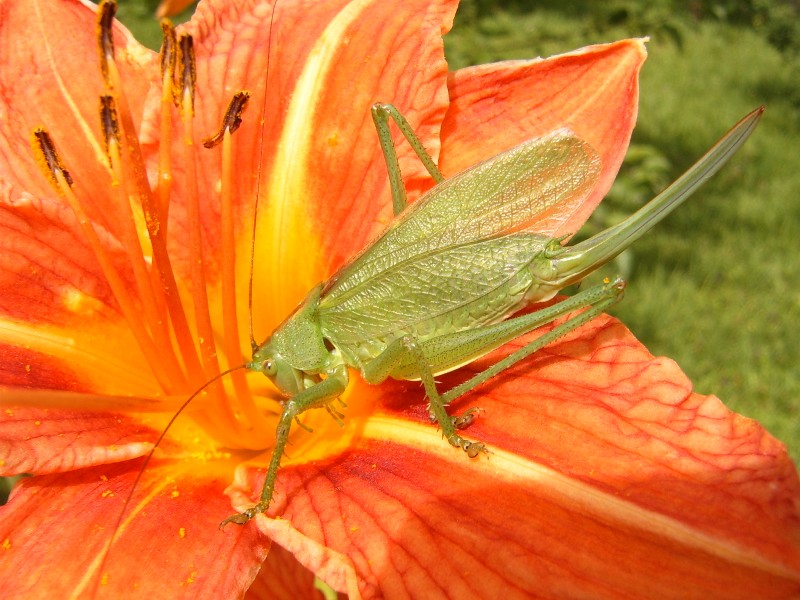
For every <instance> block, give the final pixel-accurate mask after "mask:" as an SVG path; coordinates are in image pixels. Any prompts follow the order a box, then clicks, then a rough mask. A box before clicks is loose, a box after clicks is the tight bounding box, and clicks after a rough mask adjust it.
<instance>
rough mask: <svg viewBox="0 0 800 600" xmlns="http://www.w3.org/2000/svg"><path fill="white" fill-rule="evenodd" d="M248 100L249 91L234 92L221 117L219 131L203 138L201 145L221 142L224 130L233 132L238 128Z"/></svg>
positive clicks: (212, 145) (208, 146) (207, 146)
mask: <svg viewBox="0 0 800 600" xmlns="http://www.w3.org/2000/svg"><path fill="white" fill-rule="evenodd" d="M249 100H250V92H246V91H241V92H237V93H236V94H234V96H233V98H231V101H230V103H229V104H228V109H227V110H226V111H225V116H224V117H223V118H222V126H221V127H220V128H219V131H218V132H217V133H215V134H214V135H213V136H211V137H210V138H208V139H205V140H203V146H205V147H206V148H213V147H214V146H216V145H217V144H220V143H221V142H222V138H223V137H225V132H226V131H227V132H228V133H233V132H234V131H236V130H237V129H239V125H241V124H242V113H243V112H244V109H245V108H247V103H248V102H249Z"/></svg>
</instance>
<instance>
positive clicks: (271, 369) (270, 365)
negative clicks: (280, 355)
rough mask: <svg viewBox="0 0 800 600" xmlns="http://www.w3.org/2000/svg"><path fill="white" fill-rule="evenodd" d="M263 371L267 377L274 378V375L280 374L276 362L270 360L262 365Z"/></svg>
mask: <svg viewBox="0 0 800 600" xmlns="http://www.w3.org/2000/svg"><path fill="white" fill-rule="evenodd" d="M261 371H262V372H263V373H264V375H266V376H267V377H272V376H273V375H275V373H277V372H278V369H277V367H276V366H275V361H273V360H272V359H269V358H268V359H267V360H265V361H264V362H263V363H261Z"/></svg>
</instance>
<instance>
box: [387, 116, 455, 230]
mask: <svg viewBox="0 0 800 600" xmlns="http://www.w3.org/2000/svg"><path fill="white" fill-rule="evenodd" d="M390 118H391V119H392V120H393V121H394V122H395V124H396V125H397V127H398V129H399V130H400V132H401V133H402V134H403V136H404V137H405V138H406V140H407V141H408V143H409V144H410V146H411V148H412V149H413V150H414V152H415V153H416V155H417V156H418V157H419V159H420V161H421V162H422V164H423V165H425V168H426V169H427V170H428V173H430V176H431V177H432V178H433V180H434V181H435V182H436V183H441V182H442V181H444V177H443V176H442V174H441V173H440V172H439V168H438V167H437V166H436V163H435V162H434V161H433V158H432V157H431V155H430V154H428V151H427V150H425V146H423V145H422V140H420V139H419V137H418V136H417V134H416V133H415V132H414V129H413V128H412V127H411V125H410V124H409V122H408V121H407V120H406V118H405V117H404V116H403V114H402V113H401V112H400V111H399V110H397V108H396V107H395V106H394V105H393V104H383V103H376V104H373V105H372V121H373V122H374V123H375V129H376V130H377V132H378V140H379V141H380V144H381V150H382V151H383V158H384V160H385V161H386V169H387V171H388V173H389V185H390V187H391V190H392V207H393V209H394V215H395V216H397V215H399V214H400V213H401V212H403V210H405V208H406V205H407V204H408V201H407V199H406V188H405V186H404V185H403V179H402V176H401V173H400V163H399V162H398V160H397V149H396V148H395V146H394V142H393V141H392V132H391V129H390V128H389V119H390Z"/></svg>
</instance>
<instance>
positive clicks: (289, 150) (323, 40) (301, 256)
mask: <svg viewBox="0 0 800 600" xmlns="http://www.w3.org/2000/svg"><path fill="white" fill-rule="evenodd" d="M373 1H374V0H365V1H361V2H353V3H350V4H348V5H347V6H346V7H345V8H344V9H343V10H342V11H341V12H340V13H339V14H338V15H337V16H336V17H335V18H334V19H333V20H332V21H331V22H330V24H329V25H328V26H327V28H326V29H325V31H324V32H323V33H322V35H321V36H320V37H319V39H318V40H317V42H316V44H315V45H314V48H313V49H312V50H311V52H310V54H309V56H308V59H307V60H306V64H305V67H304V68H303V72H302V73H301V75H300V77H299V78H298V80H297V83H296V85H295V88H294V91H293V93H292V96H291V97H292V101H291V104H290V106H289V109H288V112H287V115H286V119H285V122H284V128H283V133H282V135H281V137H280V140H279V141H278V145H277V147H278V151H277V154H276V159H275V164H274V169H273V171H272V177H271V180H270V183H269V186H268V189H269V197H268V198H265V201H266V203H267V206H265V207H264V208H265V209H266V210H265V217H266V222H267V223H268V226H267V227H268V228H269V230H268V231H266V232H264V235H266V236H267V242H266V245H265V246H263V247H265V248H270V249H271V252H272V253H273V254H272V256H270V257H268V258H267V260H266V261H260V262H259V267H261V265H262V264H263V266H264V267H265V268H266V269H268V270H271V271H272V272H271V273H270V275H269V276H268V279H267V281H270V282H271V283H272V286H271V287H270V290H269V293H268V294H267V295H266V296H267V299H268V302H269V306H268V307H265V308H266V310H268V311H269V313H270V314H273V315H286V314H289V311H291V310H292V309H293V308H294V307H295V306H296V305H297V303H298V302H299V301H300V300H302V298H303V297H304V295H305V293H307V291H308V290H309V289H311V288H312V287H313V286H314V285H315V284H316V283H317V282H318V281H320V280H321V279H323V278H324V277H325V276H326V275H327V274H325V273H323V272H322V266H321V265H322V260H321V259H322V257H321V256H320V250H319V244H318V240H317V239H314V238H313V236H309V235H308V231H309V230H310V229H311V230H312V231H313V223H310V222H309V219H310V217H309V214H310V213H309V211H308V210H307V207H308V206H310V205H311V203H312V200H313V199H311V198H308V181H310V180H311V179H313V177H314V176H315V175H314V173H313V169H314V168H315V163H314V161H313V156H314V154H313V152H311V148H312V139H313V138H312V136H314V135H316V129H315V127H314V123H315V115H316V113H317V110H323V109H324V107H321V106H320V105H319V101H320V99H321V98H323V97H324V96H325V94H324V93H323V92H324V89H325V86H326V85H328V82H329V76H330V73H331V71H332V70H333V69H334V68H335V67H336V57H337V56H338V54H339V52H338V48H340V47H341V46H345V45H346V44H347V42H348V37H347V35H346V32H347V30H348V28H349V27H350V26H351V25H352V24H353V23H354V22H356V21H357V20H358V19H359V17H361V15H362V14H363V13H364V12H365V11H367V10H369V8H370V6H371V5H372V4H373Z"/></svg>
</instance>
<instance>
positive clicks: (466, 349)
mask: <svg viewBox="0 0 800 600" xmlns="http://www.w3.org/2000/svg"><path fill="white" fill-rule="evenodd" d="M762 112H763V108H759V109H757V110H755V111H753V112H752V113H750V114H749V115H747V116H746V117H745V118H744V119H742V120H741V121H740V122H739V123H738V124H737V125H736V126H734V127H733V129H731V131H730V132H729V133H728V134H726V135H725V136H724V137H723V138H722V139H721V140H720V141H719V142H717V144H716V145H715V146H714V147H713V148H712V149H711V150H710V151H709V152H708V153H706V154H705V155H704V156H703V157H702V158H701V159H700V160H699V161H698V162H697V163H696V164H695V165H694V166H692V167H691V168H690V169H689V170H688V171H687V172H686V173H685V174H684V175H682V176H681V177H680V178H679V179H678V180H676V181H675V182H674V183H673V184H672V185H670V186H669V187H668V188H667V189H666V190H664V191H663V192H662V193H661V194H659V195H658V196H657V197H656V198H654V199H653V200H651V201H650V202H649V203H648V204H647V205H645V206H644V207H642V208H641V209H640V210H639V211H637V212H636V213H634V214H633V215H631V216H630V217H629V218H627V219H626V220H625V221H623V222H622V223H620V224H618V225H616V226H614V227H611V228H609V229H607V230H605V231H603V232H601V233H599V234H597V235H595V236H594V237H592V238H590V239H588V240H586V241H584V242H581V243H579V244H577V245H575V246H571V247H569V246H562V245H561V242H562V241H563V238H562V239H553V238H548V237H546V236H543V235H540V234H537V233H536V232H535V226H536V222H537V219H539V218H541V216H542V215H543V214H544V213H546V211H547V210H548V209H549V208H550V207H552V206H554V205H556V204H557V203H558V202H559V201H561V200H562V199H564V198H566V197H570V198H575V197H582V196H585V195H587V194H588V193H589V192H590V191H591V189H592V187H593V184H594V181H595V178H596V177H597V175H598V173H599V170H600V169H599V166H600V165H599V158H598V157H597V155H596V154H595V152H594V150H593V149H592V148H591V147H590V146H589V145H588V144H587V143H586V142H584V141H582V140H581V139H579V138H578V137H577V136H575V135H574V134H573V133H572V132H570V131H569V130H566V129H562V130H558V131H555V132H553V133H551V134H549V135H546V136H544V137H541V138H536V139H533V140H530V141H528V142H525V143H523V144H520V145H519V146H516V147H515V148H512V149H511V150H508V151H506V152H504V153H502V154H500V155H498V156H495V157H494V158H491V159H489V160H486V161H484V162H482V163H480V164H478V165H476V166H474V167H472V168H470V169H468V170H466V171H464V172H462V173H461V174H459V175H456V176H455V177H452V178H450V179H448V180H446V181H445V180H443V178H442V176H441V174H440V173H439V171H438V169H437V168H436V166H435V164H434V162H433V160H432V159H431V158H430V156H428V155H427V153H426V152H425V150H424V148H423V147H422V144H421V142H420V141H419V139H418V138H417V137H416V136H415V135H414V133H413V131H412V130H411V128H410V126H409V125H408V123H407V122H406V121H405V119H404V118H403V117H402V116H401V115H400V114H399V113H398V112H397V110H396V109H395V108H394V107H393V106H391V105H386V104H376V105H374V106H373V118H374V120H375V124H376V126H377V129H378V135H379V137H380V140H381V146H382V148H383V152H384V156H385V158H386V163H387V166H388V170H389V178H390V182H391V188H392V197H393V203H394V213H395V216H396V217H397V218H396V220H395V221H394V222H393V223H392V224H391V225H390V226H389V227H388V229H387V230H386V231H385V232H384V233H383V234H382V235H381V236H379V237H378V238H377V239H376V240H375V241H374V242H373V243H372V244H370V245H369V246H368V247H367V248H365V249H364V250H363V251H362V252H361V253H360V254H359V255H358V256H357V257H356V258H354V259H353V260H351V261H350V262H349V263H348V264H346V265H345V266H344V267H342V268H341V269H340V270H339V271H338V272H337V273H336V274H335V275H333V276H332V277H331V278H330V279H329V280H328V281H326V282H323V283H320V284H319V285H317V286H315V287H314V288H313V289H312V290H311V291H310V292H309V294H308V295H307V296H306V298H305V300H304V301H303V302H302V303H301V304H300V305H299V306H298V308H297V309H296V310H295V312H294V313H293V314H291V315H290V316H289V317H288V318H287V319H286V320H285V321H284V322H283V323H282V324H281V325H279V326H278V328H277V329H276V330H275V331H274V332H273V333H272V335H271V336H269V337H268V338H267V339H266V341H264V342H263V343H262V344H260V345H259V344H256V343H255V342H254V343H253V358H252V361H250V362H249V363H247V364H246V367H247V368H248V369H250V370H254V371H260V372H262V373H263V374H264V375H266V376H267V377H268V378H269V379H270V380H271V381H272V382H273V383H274V384H275V386H276V387H277V388H278V389H279V390H280V392H281V393H282V394H283V395H284V396H285V397H286V398H287V399H286V400H285V401H284V402H283V409H282V412H281V415H280V421H279V424H278V429H277V435H276V442H275V447H274V449H273V453H272V458H271V460H270V464H269V468H268V470H267V474H266V478H265V482H264V486H263V489H262V492H261V497H260V500H259V502H258V503H257V504H256V505H255V506H253V507H252V508H249V509H247V510H245V511H244V512H242V513H239V514H236V515H233V516H231V517H229V518H227V519H226V520H225V521H223V522H222V525H225V524H226V523H228V522H234V523H238V524H243V523H245V522H247V521H248V520H249V519H251V518H253V517H254V516H255V515H256V514H258V513H260V512H264V511H266V510H267V508H268V507H269V504H270V501H271V499H272V496H273V492H274V487H275V480H276V476H277V473H278V470H279V467H280V461H281V457H282V455H283V452H284V449H285V447H286V443H287V441H288V436H289V431H290V428H291V424H292V421H293V420H295V419H296V418H297V417H298V416H299V415H300V414H302V413H303V412H305V411H306V410H308V409H310V408H322V407H326V408H328V409H329V411H330V412H332V414H336V413H335V411H334V410H333V409H332V408H330V407H329V403H330V402H332V401H334V400H335V399H337V398H338V397H339V395H340V394H341V393H342V392H343V391H344V390H345V388H346V387H347V385H348V382H349V373H348V368H353V369H358V371H359V372H360V374H361V376H362V377H363V378H364V380H365V381H366V382H367V383H370V384H379V383H381V382H382V381H384V380H386V379H387V378H389V377H391V378H394V379H409V380H421V381H422V383H423V385H424V387H425V391H426V393H427V396H428V399H429V402H430V404H429V410H430V414H431V418H432V420H434V421H435V422H436V423H437V424H438V425H439V427H440V428H441V430H442V434H443V436H444V437H445V439H447V441H448V442H449V443H450V444H451V445H453V446H457V447H461V448H462V449H463V450H464V451H465V452H466V453H467V454H468V455H469V456H470V457H473V458H474V457H476V456H478V455H479V454H480V453H481V452H487V450H486V448H485V447H484V446H483V444H481V443H479V442H478V443H476V442H471V441H469V440H467V439H465V438H463V437H461V435H459V433H457V429H460V428H463V427H465V426H466V425H468V424H469V423H470V422H471V421H472V419H473V417H474V410H475V409H471V410H468V411H467V412H465V413H464V414H462V415H460V416H450V415H448V414H447V412H446V410H445V408H446V405H447V404H448V403H450V402H451V401H453V400H454V399H456V398H458V397H459V396H461V395H462V394H464V393H466V392H468V391H470V390H471V389H472V388H474V387H475V386H477V385H479V384H481V383H483V382H484V381H486V380H488V379H490V378H491V377H494V376H495V375H497V374H499V373H500V372H501V371H503V370H505V369H507V368H508V367H510V366H512V365H513V364H515V363H516V362H518V361H520V360H522V359H523V358H525V357H527V356H529V355H530V354H532V353H533V352H535V351H536V350H538V349H539V348H542V347H543V346H545V345H546V344H548V343H550V342H552V341H553V340H555V339H557V338H559V337H561V336H562V335H565V334H566V333H568V332H570V331H572V330H573V329H575V328H577V327H579V326H580V325H582V324H583V323H585V322H587V321H589V320H590V319H592V318H594V317H595V316H596V315H598V314H599V313H601V312H602V311H603V310H605V309H606V308H607V307H609V306H610V305H612V304H614V303H615V302H617V301H618V300H619V299H621V297H622V293H623V290H624V287H625V283H624V282H623V281H622V280H621V279H615V280H614V281H606V282H605V283H604V284H601V285H598V286H594V287H592V288H589V289H587V290H585V291H582V292H580V293H578V294H576V295H575V296H572V297H571V298H568V299H566V300H563V301H562V302H559V303H557V304H555V305H553V306H551V307H548V308H547V309H544V310H541V311H538V312H535V313H530V314H525V315H523V316H518V317H513V318H509V317H511V315H513V314H514V313H515V312H517V311H519V310H520V309H522V308H525V307H526V306H528V305H530V304H533V303H536V302H541V301H544V300H548V299H550V298H552V297H553V296H554V295H555V294H556V293H557V292H558V291H559V290H560V289H562V288H564V287H565V286H567V285H570V284H573V283H576V282H578V281H580V280H581V279H582V278H583V277H585V276H586V275H588V274H589V273H591V272H592V271H594V270H595V269H597V268H598V267H600V266H602V265H603V264H605V263H606V262H607V261H609V260H610V259H612V258H613V257H615V256H616V255H617V254H619V253H620V252H621V251H622V250H624V249H625V248H626V247H627V246H628V245H630V244H631V243H633V242H634V241H635V240H636V239H638V238H639V237H640V236H642V235H643V234H644V233H645V232H646V231H648V230H649V229H650V228H651V227H652V226H653V225H655V224H656V223H657V222H658V221H660V220H661V219H662V218H663V217H665V216H666V215H667V214H669V213H670V212H671V211H672V210H674V209H675V208H676V207H677V206H679V205H680V203H681V202H682V201H683V200H685V199H686V198H687V197H688V196H689V195H690V194H691V193H692V192H693V191H694V190H695V189H696V188H697V187H698V186H699V185H701V184H702V183H703V182H704V181H705V180H707V179H708V178H709V177H711V176H712V175H713V174H714V173H715V172H716V171H717V170H718V169H719V168H720V167H721V166H722V165H723V164H724V163H725V162H726V161H727V160H728V159H729V158H730V157H731V156H732V154H733V153H734V152H735V151H736V150H737V149H738V148H739V147H740V146H741V145H742V144H743V143H744V141H745V140H746V139H747V137H748V136H749V135H750V133H752V131H753V129H754V128H755V126H756V124H757V123H758V120H759V118H760V116H761V113H762ZM389 117H391V118H392V119H394V120H395V122H396V123H397V125H398V126H399V127H400V129H401V131H402V132H403V134H404V135H405V137H406V139H407V140H408V141H409V142H410V143H411V145H412V147H413V148H414V150H415V152H416V153H417V155H418V156H419V158H420V159H421V160H422V162H423V163H424V164H425V166H426V168H427V169H428V171H429V173H430V174H431V176H432V177H433V178H434V179H435V180H436V181H437V182H438V185H437V186H436V187H434V188H432V189H431V190H430V191H429V192H428V193H427V194H425V195H424V196H423V197H422V198H420V199H419V200H418V201H417V202H416V203H415V204H414V205H412V206H411V207H409V208H408V209H406V199H405V191H404V189H403V186H402V181H401V178H400V172H399V167H398V165H397V158H396V155H395V151H394V146H393V144H392V142H391V137H390V135H389V129H388V126H389V123H388V120H389ZM584 307H587V310H585V311H583V312H581V313H580V314H578V315H577V316H573V317H572V318H570V319H569V320H567V321H565V322H563V323H561V324H560V325H558V326H557V327H555V328H554V329H552V330H551V331H550V332H548V333H547V334H545V335H543V336H541V337H539V338H537V339H535V340H533V341H531V342H529V343H528V344H527V345H525V346H523V347H522V348H521V349H519V350H517V351H516V352H514V353H512V354H510V355H509V356H507V357H505V358H504V359H502V360H501V361H499V362H497V363H495V364H494V365H492V366H491V367H489V368H487V369H486V370H485V371H483V372H481V373H479V374H477V375H475V376H474V377H473V378H471V379H469V380H468V381H466V382H464V383H462V384H460V385H458V386H456V387H455V388H453V389H451V390H449V391H447V392H445V393H440V392H439V391H438V389H437V386H436V382H435V380H434V376H436V375H438V374H441V373H445V372H448V371H451V370H454V369H457V368H458V367H459V366H462V365H464V364H466V363H469V362H471V361H473V360H476V359H478V358H480V357H482V356H484V355H485V354H487V353H488V352H490V351H492V350H494V349H495V348H497V347H499V346H501V345H502V344H504V343H506V342H508V341H510V340H512V339H514V338H516V337H518V336H520V335H522V334H524V333H527V332H529V331H531V330H533V329H535V328H537V327H539V326H541V325H544V324H546V323H548V322H550V321H552V320H553V319H555V318H556V317H558V316H561V315H564V314H566V313H569V312H571V311H573V310H575V309H579V308H584Z"/></svg>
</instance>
